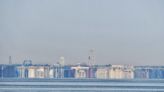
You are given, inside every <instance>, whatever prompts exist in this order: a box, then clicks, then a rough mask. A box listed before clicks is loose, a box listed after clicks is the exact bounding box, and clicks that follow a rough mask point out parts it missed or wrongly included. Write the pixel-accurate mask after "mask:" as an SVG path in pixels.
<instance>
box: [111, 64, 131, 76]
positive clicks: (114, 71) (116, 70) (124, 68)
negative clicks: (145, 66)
mask: <svg viewBox="0 0 164 92" xmlns="http://www.w3.org/2000/svg"><path fill="white" fill-rule="evenodd" d="M133 70H134V69H133V66H130V65H112V66H111V68H110V69H109V78H110V79H133V78H134V73H133Z"/></svg>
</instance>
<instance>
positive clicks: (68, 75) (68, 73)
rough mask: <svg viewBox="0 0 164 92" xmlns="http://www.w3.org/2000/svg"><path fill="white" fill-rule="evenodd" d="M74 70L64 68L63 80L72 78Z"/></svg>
mask: <svg viewBox="0 0 164 92" xmlns="http://www.w3.org/2000/svg"><path fill="white" fill-rule="evenodd" d="M74 77H75V70H73V69H71V67H70V66H64V78H74Z"/></svg>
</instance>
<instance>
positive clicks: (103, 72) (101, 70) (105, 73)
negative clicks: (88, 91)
mask: <svg viewBox="0 0 164 92" xmlns="http://www.w3.org/2000/svg"><path fill="white" fill-rule="evenodd" d="M96 68H97V71H96V78H97V79H109V68H110V66H107V65H99V66H97V67H96Z"/></svg>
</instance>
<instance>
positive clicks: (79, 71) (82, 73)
mask: <svg viewBox="0 0 164 92" xmlns="http://www.w3.org/2000/svg"><path fill="white" fill-rule="evenodd" d="M71 69H74V70H75V78H87V77H88V70H89V67H86V66H80V65H79V66H76V67H71Z"/></svg>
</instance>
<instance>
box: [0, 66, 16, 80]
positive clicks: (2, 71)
mask: <svg viewBox="0 0 164 92" xmlns="http://www.w3.org/2000/svg"><path fill="white" fill-rule="evenodd" d="M0 77H1V78H17V70H16V65H0Z"/></svg>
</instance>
